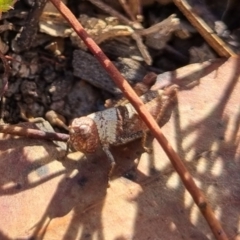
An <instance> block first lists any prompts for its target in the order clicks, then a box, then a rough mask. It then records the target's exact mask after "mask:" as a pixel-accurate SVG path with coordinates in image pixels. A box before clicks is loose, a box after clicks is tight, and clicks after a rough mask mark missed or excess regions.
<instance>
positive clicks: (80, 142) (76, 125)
mask: <svg viewBox="0 0 240 240" xmlns="http://www.w3.org/2000/svg"><path fill="white" fill-rule="evenodd" d="M176 92H177V87H176V85H172V86H170V87H168V88H166V89H164V90H154V91H153V90H149V91H147V92H146V93H144V94H143V95H142V96H141V97H140V98H141V99H142V101H143V102H144V104H145V106H146V108H147V109H148V111H149V112H150V113H151V115H152V116H153V117H154V118H155V119H156V121H159V120H161V118H162V117H163V115H164V113H165V111H166V109H167V106H168V105H169V103H170V102H172V100H173V99H175V97H176ZM147 131H148V128H147V126H146V125H145V123H144V122H143V121H142V119H141V118H140V116H139V115H138V113H137V112H136V110H135V109H134V107H133V106H132V105H131V104H130V103H129V102H126V101H121V103H120V104H117V105H116V106H115V107H111V108H108V109H106V110H103V111H99V112H95V113H92V114H90V115H87V116H84V117H80V118H75V119H74V120H73V122H72V124H71V125H70V126H69V135H70V138H69V142H70V144H71V145H72V146H73V148H74V149H75V150H76V151H81V152H83V153H94V152H95V151H97V149H98V148H99V147H101V148H102V149H103V151H104V152H105V153H106V155H107V158H108V159H109V160H110V162H111V165H112V168H111V169H113V166H114V164H115V161H114V157H113V155H112V154H111V152H110V150H109V148H110V146H118V145H124V144H127V143H129V142H131V141H134V140H136V139H138V138H142V139H143V141H142V143H143V145H144V143H145V139H146V133H147ZM144 149H146V150H147V148H146V147H145V146H144Z"/></svg>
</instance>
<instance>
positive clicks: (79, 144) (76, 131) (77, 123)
mask: <svg viewBox="0 0 240 240" xmlns="http://www.w3.org/2000/svg"><path fill="white" fill-rule="evenodd" d="M69 135H70V144H72V146H73V147H74V148H75V150H77V151H81V152H83V153H93V152H95V151H96V150H97V148H98V146H99V144H100V141H99V135H98V131H97V126H96V124H95V122H94V121H93V119H91V118H89V117H80V118H75V119H74V120H73V122H72V124H71V125H70V126H69Z"/></svg>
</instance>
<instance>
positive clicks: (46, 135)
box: [0, 124, 69, 142]
mask: <svg viewBox="0 0 240 240" xmlns="http://www.w3.org/2000/svg"><path fill="white" fill-rule="evenodd" d="M0 133H6V134H13V135H17V136H23V137H28V138H36V139H46V140H55V141H63V142H67V141H68V139H69V135H68V134H64V133H55V132H45V131H41V130H38V129H31V128H25V127H19V126H14V125H5V124H4V125H0Z"/></svg>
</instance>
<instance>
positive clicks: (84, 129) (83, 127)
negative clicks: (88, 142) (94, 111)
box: [79, 124, 91, 137]
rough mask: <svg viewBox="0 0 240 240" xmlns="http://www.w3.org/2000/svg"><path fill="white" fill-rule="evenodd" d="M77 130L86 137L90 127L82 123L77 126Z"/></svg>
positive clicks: (89, 132)
mask: <svg viewBox="0 0 240 240" xmlns="http://www.w3.org/2000/svg"><path fill="white" fill-rule="evenodd" d="M79 132H80V134H82V135H84V136H85V137H87V136H88V135H90V134H91V127H90V126H89V125H87V124H82V125H81V126H79Z"/></svg>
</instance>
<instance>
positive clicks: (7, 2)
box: [0, 0, 17, 12]
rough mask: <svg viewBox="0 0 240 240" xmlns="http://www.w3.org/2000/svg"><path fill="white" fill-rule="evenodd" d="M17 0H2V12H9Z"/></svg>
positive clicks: (0, 8) (0, 4)
mask: <svg viewBox="0 0 240 240" xmlns="http://www.w3.org/2000/svg"><path fill="white" fill-rule="evenodd" d="M16 1H17V0H0V12H7V11H8V10H10V9H12V8H13V5H14V3H15V2H16Z"/></svg>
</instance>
